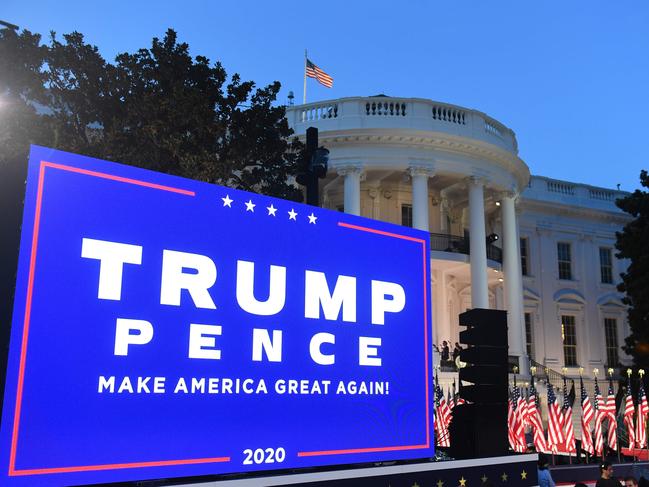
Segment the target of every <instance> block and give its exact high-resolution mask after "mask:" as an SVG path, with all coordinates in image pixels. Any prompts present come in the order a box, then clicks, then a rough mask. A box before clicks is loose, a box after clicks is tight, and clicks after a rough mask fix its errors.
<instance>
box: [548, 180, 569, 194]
mask: <svg viewBox="0 0 649 487" xmlns="http://www.w3.org/2000/svg"><path fill="white" fill-rule="evenodd" d="M547 184H548V191H549V192H550V193H561V194H568V195H574V194H575V185H574V184H568V183H564V182H561V181H547Z"/></svg>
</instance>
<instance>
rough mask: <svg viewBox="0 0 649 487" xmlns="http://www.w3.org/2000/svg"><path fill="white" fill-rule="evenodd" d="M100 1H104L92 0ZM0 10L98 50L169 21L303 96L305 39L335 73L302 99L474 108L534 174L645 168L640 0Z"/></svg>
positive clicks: (140, 37) (10, 4)
mask: <svg viewBox="0 0 649 487" xmlns="http://www.w3.org/2000/svg"><path fill="white" fill-rule="evenodd" d="M98 5H101V6H100V7H99V6H98ZM0 19H1V20H5V21H8V22H11V23H13V24H17V25H18V26H20V28H21V29H23V28H24V29H28V30H30V31H32V32H38V33H41V34H44V35H47V34H48V33H49V32H50V31H55V32H57V34H59V35H60V34H64V33H69V32H72V31H74V30H76V31H79V32H81V33H83V34H84V35H85V37H86V40H87V42H90V43H92V44H94V45H96V46H97V47H98V48H99V50H100V52H101V53H102V55H103V56H104V57H105V58H106V59H107V60H110V61H112V60H114V57H115V55H116V54H118V53H120V52H125V51H128V52H133V51H135V50H137V49H139V48H142V47H150V45H151V39H152V38H153V37H162V36H164V33H165V31H166V30H167V28H173V29H174V30H176V31H177V32H178V34H179V40H180V41H182V42H187V43H188V44H189V46H190V50H191V53H192V54H193V55H204V56H207V57H208V58H209V59H210V60H212V61H217V60H218V61H221V63H222V64H223V66H224V67H225V69H226V71H227V72H228V73H229V74H232V73H235V72H236V73H239V74H240V75H241V77H242V79H244V80H253V81H255V82H256V83H257V84H258V85H259V86H263V85H266V84H268V83H271V82H273V81H275V80H278V81H280V82H281V83H282V91H281V93H280V97H279V101H280V102H282V103H284V102H286V100H287V96H288V92H289V91H293V92H294V93H295V100H296V102H298V103H301V102H302V88H303V76H304V50H305V49H308V52H309V58H310V59H311V60H312V61H313V62H314V63H316V64H317V65H318V66H319V67H321V68H322V69H324V70H325V71H326V72H327V73H328V74H330V75H331V76H333V78H334V86H333V88H331V89H328V88H325V87H323V86H320V85H318V84H317V83H316V82H315V80H313V79H309V80H308V88H307V90H308V92H307V97H308V101H310V102H311V101H321V100H328V99H334V98H341V97H347V96H369V95H376V94H379V93H383V94H386V95H389V96H396V97H406V98H410V97H413V98H427V99H431V100H435V101H440V102H446V103H453V104H457V105H460V106H463V107H467V108H474V109H477V110H480V111H482V112H485V113H487V114H488V115H490V116H491V117H493V118H495V119H496V120H498V121H500V122H501V123H503V124H505V125H506V126H508V127H510V128H511V129H512V130H514V132H515V133H516V136H517V139H518V145H519V156H520V157H521V158H522V159H523V160H524V161H525V162H526V163H527V164H528V166H529V167H530V170H531V172H532V174H535V175H542V176H548V177H552V178H557V179H563V180H568V181H574V182H579V183H586V184H591V185H594V186H603V187H608V188H615V187H616V185H617V184H620V187H621V189H622V190H626V191H632V190H634V189H636V188H638V187H639V174H640V170H641V169H649V2H647V1H646V0H627V1H620V2H611V1H610V0H609V1H602V0H588V1H585V0H570V1H566V0H543V1H525V0H502V1H501V0H496V1H490V2H486V1H479V0H472V1H469V0H447V1H433V0H428V1H423V0H417V1H411V0H402V1H400V2H397V1H382V0H380V1H379V0H376V1H371V2H370V1H358V0H357V1H352V0H347V1H339V0H328V1H326V2H315V1H306V0H303V1H301V2H297V1H281V2H269V1H257V0H248V1H236V2H235V1H229V2H223V1H217V0H213V1H195V0H185V1H183V2H164V1H160V0H159V1H156V2H152V1H129V2H126V1H123V0H111V1H110V2H102V3H101V4H98V3H94V2H87V1H86V2H81V1H77V0H68V1H64V2H52V1H41V0H30V1H25V0H3V1H2V2H1V3H0Z"/></svg>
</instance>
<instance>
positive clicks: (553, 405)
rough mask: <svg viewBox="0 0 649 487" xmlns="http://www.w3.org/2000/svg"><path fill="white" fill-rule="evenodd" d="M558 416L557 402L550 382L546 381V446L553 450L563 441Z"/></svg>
mask: <svg viewBox="0 0 649 487" xmlns="http://www.w3.org/2000/svg"><path fill="white" fill-rule="evenodd" d="M560 418H561V412H560V411H559V403H558V402H557V397H556V396H555V395H554V388H553V387H552V383H550V382H549V381H548V447H550V449H552V451H554V452H556V451H557V450H558V446H559V445H560V444H561V443H563V441H564V438H563V431H562V429H561V423H560V421H561V420H560Z"/></svg>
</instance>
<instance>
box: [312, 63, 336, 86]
mask: <svg viewBox="0 0 649 487" xmlns="http://www.w3.org/2000/svg"><path fill="white" fill-rule="evenodd" d="M305 69H306V75H307V77H309V78H315V79H316V81H317V82H318V83H320V84H321V85H323V86H326V87H327V88H331V87H332V86H333V85H334V79H333V78H332V77H331V76H329V75H328V74H327V73H325V72H324V71H323V70H322V69H320V68H319V67H318V66H316V65H315V64H313V63H312V62H311V61H309V59H307V60H306V67H305Z"/></svg>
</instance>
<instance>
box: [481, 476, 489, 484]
mask: <svg viewBox="0 0 649 487" xmlns="http://www.w3.org/2000/svg"><path fill="white" fill-rule="evenodd" d="M480 480H482V483H483V484H486V483H487V480H489V477H487V476H486V475H485V474H482V477H481V478H480Z"/></svg>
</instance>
